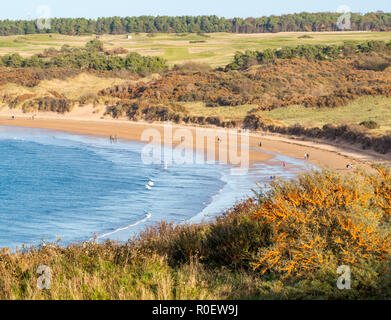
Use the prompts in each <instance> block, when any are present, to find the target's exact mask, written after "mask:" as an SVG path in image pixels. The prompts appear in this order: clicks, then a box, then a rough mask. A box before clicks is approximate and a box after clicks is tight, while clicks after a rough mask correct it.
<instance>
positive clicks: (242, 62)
mask: <svg viewBox="0 0 391 320" xmlns="http://www.w3.org/2000/svg"><path fill="white" fill-rule="evenodd" d="M390 51H391V42H385V41H375V40H372V41H367V42H363V43H359V44H357V43H350V42H346V43H345V44H343V45H299V46H296V47H283V48H281V49H266V50H264V51H251V50H247V51H245V52H237V53H236V54H235V56H234V60H233V62H232V63H230V64H228V65H227V66H226V69H227V70H239V69H248V68H249V67H250V66H252V65H256V64H265V63H270V62H272V61H273V60H275V59H295V58H306V59H312V60H320V61H322V60H335V59H341V58H347V57H350V56H352V55H355V54H358V53H384V52H390ZM368 59H370V58H368ZM371 59H372V62H370V61H368V62H367V63H366V64H367V65H368V66H369V67H372V69H369V70H374V69H373V68H374V66H377V67H378V68H379V67H380V66H382V67H383V66H384V63H385V61H383V63H379V62H376V61H374V58H371ZM364 65H365V64H364ZM386 65H387V64H386ZM388 65H389V64H388ZM384 69H385V68H383V70H384ZM379 70H381V69H378V70H375V71H379Z"/></svg>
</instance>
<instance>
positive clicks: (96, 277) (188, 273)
mask: <svg viewBox="0 0 391 320" xmlns="http://www.w3.org/2000/svg"><path fill="white" fill-rule="evenodd" d="M390 194H391V172H390V171H389V170H387V169H378V172H377V173H373V174H366V173H363V172H359V173H356V174H353V175H344V176H340V175H339V174H337V173H335V172H328V171H327V172H313V173H310V174H306V175H303V176H301V177H300V178H299V179H298V180H297V181H293V182H284V181H277V182H275V183H274V184H273V185H272V188H271V190H270V191H269V192H267V193H262V192H261V193H258V194H256V196H255V197H254V198H253V199H249V200H248V201H246V202H244V203H241V204H238V205H237V206H236V207H235V208H233V209H231V210H229V211H228V212H226V213H225V214H224V215H223V216H221V217H220V218H218V219H217V221H216V222H213V223H209V224H202V225H181V226H176V227H175V226H172V225H169V224H167V223H162V224H160V225H158V226H157V227H154V228H149V229H147V230H146V231H145V232H144V233H142V234H141V235H140V236H139V238H138V239H135V240H131V241H129V242H128V243H127V244H115V243H112V242H107V243H105V244H94V243H85V244H77V245H72V246H69V247H67V248H62V247H60V246H58V245H46V246H43V247H41V248H37V249H35V248H31V249H29V250H23V251H21V252H18V253H14V254H9V251H8V250H7V249H4V250H2V251H1V252H0V272H1V274H2V276H1V277H0V299H287V298H289V299H375V298H377V299H390V298H391V291H390V288H391V282H390V281H391V278H390V276H389V275H390V271H391V270H390V267H391V211H390V208H391V198H390ZM41 265H47V266H49V267H50V269H51V275H52V276H51V288H50V290H45V291H41V290H39V289H38V288H37V278H38V275H37V273H36V270H37V268H38V267H39V266H41ZM341 265H345V266H348V267H349V268H350V271H351V279H352V283H351V290H339V289H338V288H337V285H336V282H337V279H338V277H339V274H338V273H337V269H338V267H339V266H341Z"/></svg>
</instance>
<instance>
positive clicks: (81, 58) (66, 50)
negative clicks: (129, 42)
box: [0, 39, 168, 74]
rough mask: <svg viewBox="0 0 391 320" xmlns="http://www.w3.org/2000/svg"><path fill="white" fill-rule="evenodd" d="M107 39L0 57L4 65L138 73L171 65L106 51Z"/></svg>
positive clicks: (136, 55)
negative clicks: (41, 54)
mask: <svg viewBox="0 0 391 320" xmlns="http://www.w3.org/2000/svg"><path fill="white" fill-rule="evenodd" d="M103 50H104V49H103V43H102V42H101V41H99V40H97V39H95V40H91V41H90V42H88V43H87V44H86V46H85V48H70V47H63V48H62V49H61V50H59V51H57V50H55V49H53V50H52V51H51V52H50V54H49V53H47V52H46V54H45V56H49V58H40V57H38V56H36V55H35V56H32V57H30V58H22V57H21V56H20V55H19V54H10V55H4V56H1V57H0V66H5V67H11V68H27V67H34V68H44V69H51V68H63V69H66V68H71V69H79V70H95V71H110V70H114V71H115V70H128V71H131V72H135V73H140V74H147V73H151V72H158V71H163V70H165V69H167V68H168V67H167V65H166V62H165V61H164V59H163V58H161V57H144V56H141V55H139V54H138V53H135V52H132V53H130V54H128V55H127V56H125V57H122V56H118V55H115V54H113V55H106V54H105V53H104V52H103Z"/></svg>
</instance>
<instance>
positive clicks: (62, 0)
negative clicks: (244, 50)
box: [0, 0, 391, 19]
mask: <svg viewBox="0 0 391 320" xmlns="http://www.w3.org/2000/svg"><path fill="white" fill-rule="evenodd" d="M5 3H6V4H5ZM5 3H2V6H1V10H0V19H28V18H37V17H38V16H39V14H38V13H37V8H38V7H40V6H43V5H44V6H48V7H49V8H50V11H51V14H50V15H51V16H52V17H89V18H96V17H101V16H105V17H108V16H140V15H170V16H177V15H202V14H206V15H209V14H216V15H218V16H224V17H227V18H231V17H259V16H263V15H271V14H276V15H278V14H281V13H295V12H302V11H307V12H319V11H334V12H335V11H337V8H338V7H340V6H341V5H347V6H349V7H350V8H351V9H352V11H353V12H368V11H377V10H383V11H386V12H391V1H390V0H371V1H368V0H365V1H364V0H354V1H353V0H336V1H334V0H327V1H319V0H293V1H288V0H287V1H280V0H274V1H273V0H271V1H270V0H269V1H262V0H196V1H191V0H190V1H189V0H143V1H140V0H95V1H94V0H11V1H6V2H5Z"/></svg>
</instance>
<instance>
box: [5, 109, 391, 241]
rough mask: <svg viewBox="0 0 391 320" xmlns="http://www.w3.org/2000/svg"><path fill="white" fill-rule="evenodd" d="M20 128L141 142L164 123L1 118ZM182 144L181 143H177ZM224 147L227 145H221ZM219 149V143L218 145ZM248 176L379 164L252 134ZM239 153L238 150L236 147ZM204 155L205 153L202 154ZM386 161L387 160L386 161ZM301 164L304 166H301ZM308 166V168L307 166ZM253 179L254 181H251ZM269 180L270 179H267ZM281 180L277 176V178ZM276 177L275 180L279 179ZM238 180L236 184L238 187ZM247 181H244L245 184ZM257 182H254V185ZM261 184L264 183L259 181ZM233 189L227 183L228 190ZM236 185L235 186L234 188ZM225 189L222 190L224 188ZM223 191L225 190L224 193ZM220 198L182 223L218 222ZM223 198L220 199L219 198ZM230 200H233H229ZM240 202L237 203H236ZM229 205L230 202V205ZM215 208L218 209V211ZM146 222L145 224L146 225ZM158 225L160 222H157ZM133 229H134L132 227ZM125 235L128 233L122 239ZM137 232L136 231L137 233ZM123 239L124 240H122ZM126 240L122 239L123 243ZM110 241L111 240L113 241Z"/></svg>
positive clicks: (118, 233)
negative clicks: (262, 169)
mask: <svg viewBox="0 0 391 320" xmlns="http://www.w3.org/2000/svg"><path fill="white" fill-rule="evenodd" d="M1 126H7V127H19V128H35V129H48V130H53V131H54V132H56V131H57V132H65V133H70V134H77V135H82V136H87V137H88V136H89V137H103V138H107V139H109V137H110V135H112V134H115V135H117V136H118V138H119V139H121V140H123V141H137V142H144V143H147V142H145V141H141V139H140V137H141V135H142V132H143V131H144V130H145V129H157V130H158V131H159V132H160V133H163V131H164V124H163V123H145V122H131V121H122V120H90V119H83V120H81V119H77V120H76V119H47V118H42V117H36V118H35V120H31V119H30V120H29V119H20V118H17V119H15V120H10V119H4V118H2V117H1V116H0V127H1ZM172 127H173V132H175V130H176V129H184V128H186V129H189V130H191V132H192V133H194V132H195V131H196V130H201V131H202V132H206V131H209V132H211V133H212V134H213V133H214V134H216V132H217V131H219V132H221V131H222V130H223V131H227V130H226V129H222V128H213V127H203V126H199V127H196V126H188V125H175V124H173V125H172ZM259 141H261V142H262V148H260V147H259V145H258V144H259ZM178 144H179V143H178ZM220 144H224V143H220ZM216 146H217V147H219V146H218V143H216ZM248 147H249V150H250V153H249V156H250V159H249V160H250V162H249V165H250V166H249V172H248V173H247V174H246V175H245V178H244V179H245V181H246V184H247V183H248V182H249V180H251V179H253V180H254V177H257V178H256V179H261V177H262V181H263V182H265V176H264V175H262V176H260V175H258V173H255V175H254V176H252V173H250V172H253V171H255V172H256V171H258V169H257V167H256V166H257V165H261V166H263V167H269V170H271V171H270V172H274V171H275V170H277V172H280V171H279V170H284V171H285V170H286V174H287V175H288V176H289V175H292V174H293V175H297V174H300V173H302V172H305V171H306V167H307V169H308V168H309V167H310V166H315V167H318V168H330V169H334V170H339V171H340V172H341V173H345V174H348V173H351V172H352V170H349V169H347V168H346V164H347V163H352V164H353V165H354V167H355V168H356V167H361V168H365V169H371V167H370V165H369V163H368V161H372V160H379V159H377V158H376V157H374V156H373V155H372V154H371V153H365V152H357V151H355V150H354V149H345V148H344V149H342V148H340V147H336V146H332V145H327V144H324V143H319V144H318V143H316V142H313V141H301V140H296V139H289V138H286V137H282V136H278V135H265V134H262V133H259V132H257V133H251V134H250V141H249V145H248ZM235 150H236V146H235ZM194 151H195V152H198V153H200V154H204V155H205V154H206V153H207V151H208V150H199V149H194ZM202 151H203V152H204V153H202ZM305 153H310V156H311V157H310V160H309V161H305V160H304V159H303V158H304V157H303V156H304V154H305ZM383 160H387V159H383ZM283 161H286V162H287V166H286V168H283V167H282V162H283ZM298 163H302V164H304V166H302V165H298ZM306 164H307V165H306ZM228 165H229V166H230V167H231V168H234V167H235V166H234V165H232V164H228ZM273 168H275V169H273ZM250 175H251V176H252V178H250ZM266 176H267V177H269V176H268V175H266ZM277 176H278V174H277ZM277 176H276V177H277ZM238 181H240V180H237V181H236V183H238ZM243 181H244V180H242V182H243ZM255 182H256V181H255V180H254V183H255ZM258 182H261V180H258ZM230 183H232V181H231V182H230ZM227 185H231V186H232V184H229V183H227V184H226V185H225V186H227ZM235 185H236V184H235ZM225 186H224V187H223V189H224V188H225ZM223 189H222V190H223ZM222 190H220V191H219V193H218V194H216V195H212V201H211V203H208V204H207V205H206V206H205V207H204V208H203V210H201V211H200V212H198V213H197V214H196V215H194V216H192V217H189V218H187V219H186V220H185V221H184V222H183V223H190V224H193V223H194V224H199V223H202V222H203V221H206V220H209V219H210V218H213V219H214V218H215V217H216V216H218V215H219V214H221V213H222V212H224V211H225V210H228V209H229V207H231V206H232V205H234V203H233V204H231V203H230V204H229V206H227V208H223V207H224V205H223V206H222V207H221V205H222V204H224V203H226V202H227V197H225V198H224V197H223V196H221V191H222ZM219 197H221V199H220V198H219ZM216 198H219V201H217V202H216ZM229 199H230V198H229ZM236 200H238V199H236ZM228 203H229V201H228ZM216 208H219V210H217V209H216ZM144 220H145V219H143V220H142V221H143V222H145V221H144ZM155 222H157V221H155ZM138 224H139V223H137V224H136V225H138ZM131 226H132V225H131ZM122 232H124V233H126V235H125V236H123V234H122ZM137 232H138V231H136V233H137ZM132 234H134V233H131V232H129V226H126V227H121V228H119V229H115V230H108V231H107V232H106V231H105V232H104V233H103V231H102V232H99V233H96V235H99V238H100V239H103V240H104V239H106V238H107V239H109V238H110V237H109V236H111V235H114V238H113V240H114V241H122V240H123V239H129V237H130V236H131V235H132ZM120 238H121V239H120ZM122 238H123V239H122ZM110 239H111V238H110Z"/></svg>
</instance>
